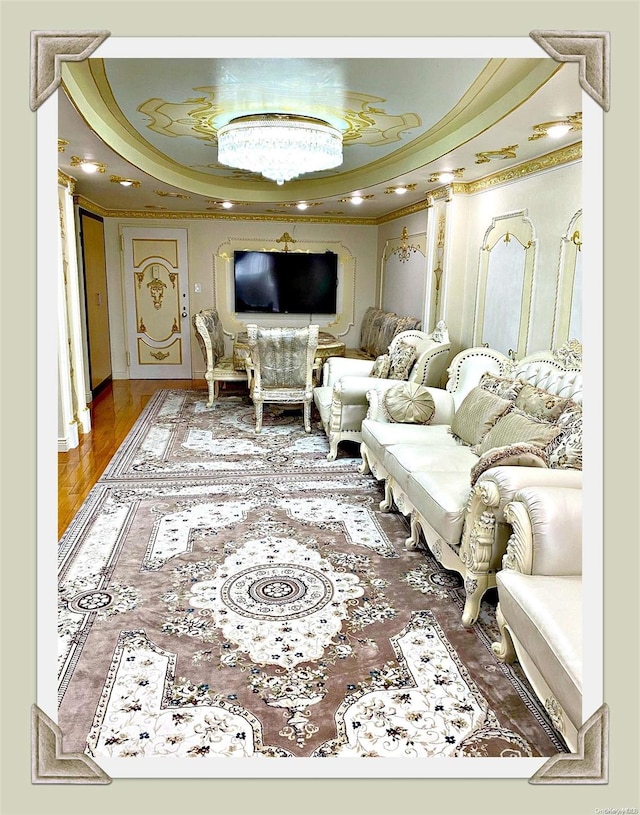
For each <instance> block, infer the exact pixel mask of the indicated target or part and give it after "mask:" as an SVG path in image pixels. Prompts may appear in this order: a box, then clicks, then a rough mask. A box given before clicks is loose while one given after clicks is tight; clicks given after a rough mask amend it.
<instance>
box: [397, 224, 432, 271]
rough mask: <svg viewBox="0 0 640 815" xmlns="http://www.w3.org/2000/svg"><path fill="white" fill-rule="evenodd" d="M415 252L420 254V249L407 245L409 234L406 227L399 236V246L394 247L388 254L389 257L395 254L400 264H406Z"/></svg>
mask: <svg viewBox="0 0 640 815" xmlns="http://www.w3.org/2000/svg"><path fill="white" fill-rule="evenodd" d="M415 252H422V249H421V248H420V247H419V246H416V245H415V244H412V243H409V232H408V230H407V227H406V226H403V227H402V234H401V235H400V246H396V247H394V248H393V249H392V250H391V252H390V253H389V257H391V255H395V254H397V255H398V259H399V260H400V263H407V261H408V260H409V259H410V257H411V255H413V254H415ZM423 254H424V253H423Z"/></svg>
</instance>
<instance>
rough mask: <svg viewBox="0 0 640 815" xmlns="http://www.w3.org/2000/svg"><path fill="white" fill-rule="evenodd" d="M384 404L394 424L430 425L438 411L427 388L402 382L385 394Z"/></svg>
mask: <svg viewBox="0 0 640 815" xmlns="http://www.w3.org/2000/svg"><path fill="white" fill-rule="evenodd" d="M382 404H383V407H384V410H385V413H386V414H387V416H388V418H389V419H390V420H391V421H392V422H402V423H407V424H428V423H429V422H430V421H431V419H432V417H433V414H434V413H435V410H436V404H435V402H434V400H433V396H431V394H430V393H429V391H428V390H427V388H423V387H422V386H421V385H417V384H416V383H415V382H402V383H401V384H400V385H394V386H393V387H392V388H389V390H388V391H386V392H385V394H384V396H383V398H382Z"/></svg>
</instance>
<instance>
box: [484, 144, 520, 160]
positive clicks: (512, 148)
mask: <svg viewBox="0 0 640 815" xmlns="http://www.w3.org/2000/svg"><path fill="white" fill-rule="evenodd" d="M518 147H519V145H517V144H510V145H509V146H508V147H501V148H500V149H499V150H485V152H483V153H476V164H487V163H488V162H490V161H491V160H492V159H494V158H497V159H505V158H518V155H517V153H516V150H517V149H518Z"/></svg>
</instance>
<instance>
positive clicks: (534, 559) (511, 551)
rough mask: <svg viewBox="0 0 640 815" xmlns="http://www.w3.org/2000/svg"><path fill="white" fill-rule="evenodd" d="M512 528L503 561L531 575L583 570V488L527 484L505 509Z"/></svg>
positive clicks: (506, 566) (570, 573)
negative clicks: (531, 485) (529, 485)
mask: <svg viewBox="0 0 640 815" xmlns="http://www.w3.org/2000/svg"><path fill="white" fill-rule="evenodd" d="M504 516H505V520H507V521H508V522H509V523H510V524H511V526H512V529H513V532H512V535H511V537H510V538H509V542H508V544H507V551H506V553H505V556H504V559H503V562H502V565H503V568H505V569H515V570H516V571H519V572H522V573H523V574H530V575H562V576H565V575H580V574H582V490H581V489H575V488H571V487H528V488H527V489H523V490H520V491H519V492H517V493H516V495H515V496H514V499H513V501H510V502H509V503H508V504H507V506H506V507H505V510H504Z"/></svg>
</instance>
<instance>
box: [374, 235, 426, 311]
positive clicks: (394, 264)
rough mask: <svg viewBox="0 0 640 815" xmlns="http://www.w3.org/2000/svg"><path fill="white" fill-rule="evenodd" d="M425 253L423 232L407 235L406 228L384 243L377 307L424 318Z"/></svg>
mask: <svg viewBox="0 0 640 815" xmlns="http://www.w3.org/2000/svg"><path fill="white" fill-rule="evenodd" d="M426 254H427V236H426V233H424V232H421V233H417V234H415V235H410V234H409V232H408V230H407V228H406V226H405V227H403V229H402V233H401V235H400V237H397V238H391V239H389V240H388V241H387V242H386V244H385V247H384V251H383V253H382V263H381V269H380V297H379V302H378V306H379V308H382V309H384V310H385V311H395V312H396V314H400V315H401V316H411V317H416V318H418V319H422V318H423V303H424V297H425V274H426Z"/></svg>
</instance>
